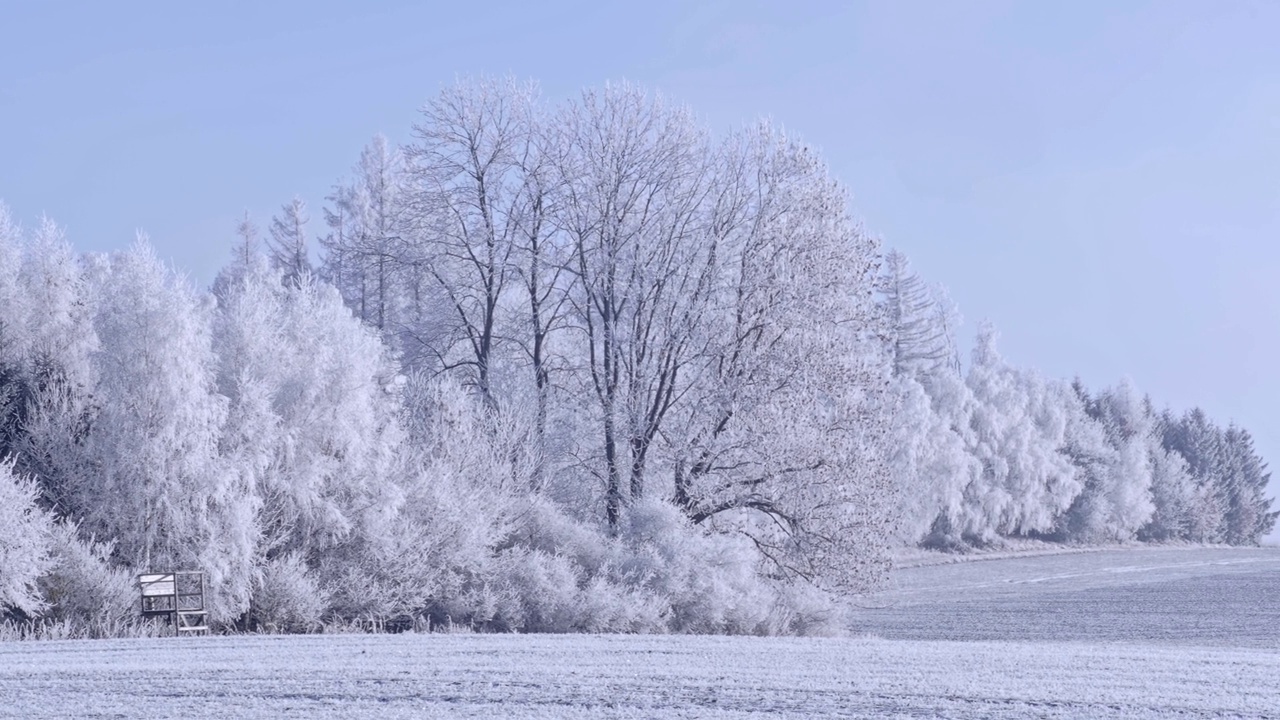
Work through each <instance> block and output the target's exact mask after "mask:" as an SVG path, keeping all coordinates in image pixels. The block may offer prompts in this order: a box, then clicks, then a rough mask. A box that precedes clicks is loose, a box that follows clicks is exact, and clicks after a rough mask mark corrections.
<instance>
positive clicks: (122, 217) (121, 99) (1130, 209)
mask: <svg viewBox="0 0 1280 720" xmlns="http://www.w3.org/2000/svg"><path fill="white" fill-rule="evenodd" d="M1277 32H1280V3H1276V2H1269V1H1266V0H1221V1H1210V0H1203V1H1199V2H1178V1H1176V0H1157V1H1153V2H1123V1H1120V0H1111V1H1108V2H1079V1H1077V2H1033V1H1030V0H1029V1H1027V2H1002V1H1000V0H971V1H969V2H911V1H903V2H888V1H885V2H869V3H860V2H832V3H818V2H786V3H783V2H757V1H753V0H737V1H725V2H708V3H701V4H695V3H684V2H644V3H626V4H622V3H602V2H546V3H541V2H540V3H525V2H513V3H502V2H497V3H494V2H490V3H485V4H482V5H477V4H472V5H468V4H464V3H449V4H440V5H439V6H432V5H431V4H426V3H376V2H369V3H326V2H311V3H261V2H254V3H248V2H245V3H235V2H226V3H204V4H199V5H197V4H196V3H172V2H164V3H160V2H157V3H131V2H118V3H96V2H95V3H67V2H56V1H51V2H41V3H35V2H31V3H13V4H11V5H10V6H7V7H6V8H5V10H4V13H3V30H0V36H2V37H3V41H2V42H0V67H2V68H4V71H3V73H2V74H0V198H3V199H4V200H5V201H6V202H7V203H8V205H9V206H10V208H11V209H12V211H13V213H14V214H15V215H16V216H17V217H18V218H19V219H21V220H22V221H24V224H27V225H31V224H34V222H35V221H36V220H37V219H38V218H39V216H40V214H41V213H47V214H48V215H49V216H51V217H53V218H54V219H56V220H58V221H59V222H61V223H62V224H64V225H65V226H66V227H67V229H68V232H69V237H70V239H71V240H72V242H73V243H74V244H75V245H76V246H77V247H78V248H80V249H82V250H108V249H115V248H122V247H125V246H127V245H128V244H129V242H130V241H131V240H132V238H133V235H134V231H135V229H138V228H142V229H145V230H147V231H148V232H149V234H150V236H151V238H152V241H153V243H154V244H155V246H156V248H157V250H158V251H159V252H160V253H161V254H162V255H163V256H166V257H170V258H172V259H173V261H174V263H175V264H176V265H178V266H179V267H181V268H184V269H185V270H187V271H188V272H189V273H190V274H191V276H192V277H193V279H195V280H196V281H197V282H200V283H202V284H203V283H206V282H208V281H209V280H210V279H211V278H212V277H213V275H214V273H215V272H216V270H217V268H218V267H219V266H220V265H221V264H222V262H223V260H224V259H225V258H226V257H227V254H228V248H229V246H230V243H231V240H232V238H233V233H232V231H233V229H234V225H235V219H236V218H237V217H238V216H239V215H240V214H241V213H243V211H244V210H246V209H247V210H249V211H250V212H251V213H252V214H253V215H254V216H256V218H257V219H258V221H259V223H260V224H262V225H265V224H266V221H267V219H268V218H269V217H270V215H271V214H272V213H273V212H275V211H276V210H277V209H278V208H279V206H280V204H282V203H284V202H286V201H287V200H289V198H291V197H292V196H293V195H294V194H298V195H301V196H302V197H303V198H304V199H306V200H307V201H308V202H309V203H310V204H311V206H312V208H313V211H314V215H315V216H316V217H317V218H318V217H319V206H320V204H321V203H322V198H323V196H324V195H325V194H326V193H327V192H328V189H329V187H330V186H331V185H332V184H333V183H334V182H335V181H336V180H338V179H339V178H341V177H342V176H343V175H344V174H346V172H347V170H348V168H349V167H350V166H351V165H352V164H353V163H354V161H355V159H356V157H357V155H358V153H359V150H360V148H361V146H362V145H363V144H364V143H365V142H367V141H368V139H369V138H370V137H371V136H372V135H373V134H374V133H377V132H382V133H384V134H386V135H387V136H388V137H390V138H391V139H393V140H407V139H408V130H409V127H410V125H411V124H412V123H413V122H414V121H415V114H416V109H417V108H418V107H420V106H421V104H422V103H423V101H425V100H426V99H427V98H428V97H430V96H432V95H433V94H434V93H435V92H436V91H437V90H438V89H439V88H440V87H441V85H443V84H446V83H450V82H452V81H453V80H454V79H455V78H456V77H458V76H460V75H472V74H481V73H491V74H494V73H496V74H503V73H512V74H515V75H517V76H521V77H529V78H533V79H536V80H538V81H539V82H540V84H541V86H542V89H543V94H544V95H545V96H546V97H547V98H548V99H549V100H560V99H563V98H566V97H569V96H571V95H573V94H574V93H576V92H577V91H578V90H580V89H581V88H583V87H585V86H591V85H599V84H601V83H603V82H605V81H607V80H618V79H628V80H632V81H635V82H637V83H639V84H642V85H645V86H648V87H651V88H654V89H657V90H660V91H662V92H663V93H665V94H667V95H668V96H670V97H672V98H673V99H675V100H678V101H681V102H684V103H687V104H688V105H690V106H691V107H692V108H693V109H694V111H695V112H696V113H698V114H699V115H700V116H701V117H702V118H703V120H704V121H705V122H706V124H708V125H709V126H710V127H712V128H713V129H727V128H731V127H735V126H737V125H740V124H742V123H744V122H747V121H750V120H752V119H755V118H757V117H760V116H770V117H772V118H774V119H775V120H777V121H779V122H781V123H783V124H784V125H785V126H786V127H788V128H789V129H790V130H793V131H795V132H797V133H798V134H800V135H801V136H803V137H804V138H806V139H807V140H808V141H810V142H811V143H813V144H815V145H816V146H818V147H819V148H820V149H821V150H822V152H823V155H824V156H825V157H826V158H827V160H828V162H829V163H830V164H831V166H832V168H833V171H834V173H835V174H836V176H838V177H839V178H841V179H842V180H843V181H844V182H845V183H846V184H847V185H848V186H849V187H850V188H851V189H852V192H853V195H854V202H855V209H856V211H857V213H858V214H859V215H860V216H861V217H862V218H863V219H864V220H865V223H866V226H867V228H868V229H869V230H870V231H871V232H873V233H875V234H877V235H880V236H882V237H883V238H884V240H885V241H886V243H888V244H890V245H893V246H896V247H899V248H900V249H902V250H904V251H906V252H907V253H908V254H909V255H910V256H911V258H912V259H913V261H914V263H915V265H916V267H917V269H919V270H920V271H921V272H922V274H924V275H925V276H926V278H927V279H929V280H932V281H936V282H941V283H943V284H945V285H947V286H948V287H949V288H950V290H951V293H952V295H953V297H954V298H955V299H956V301H957V302H958V303H959V304H960V307H961V309H962V310H963V312H964V314H965V316H966V317H967V318H968V319H969V321H970V322H969V323H968V326H967V328H966V330H965V332H966V334H972V331H973V329H974V328H975V327H976V325H977V321H978V320H980V319H983V318H989V319H991V320H992V321H994V322H995V323H996V325H997V326H998V327H999V328H1000V329H1001V331H1002V338H1003V341H1002V350H1003V352H1004V354H1005V355H1006V356H1007V357H1008V358H1009V359H1010V360H1011V361H1013V362H1015V363H1017V364H1021V365H1030V366H1034V367H1037V368H1039V369H1040V370H1042V371H1043V372H1045V373H1047V374H1050V375H1054V376H1061V377H1070V376H1074V375H1080V376H1081V377H1083V378H1084V380H1085V381H1086V382H1087V383H1088V384H1090V385H1092V386H1095V387H1097V386H1102V385H1105V384H1111V383H1113V382H1115V381H1117V380H1118V379H1119V378H1120V377H1122V376H1124V375H1128V376H1130V377H1131V378H1132V379H1133V380H1134V382H1135V383H1136V384H1137V385H1138V387H1139V388H1140V389H1142V390H1144V391H1147V392H1150V393H1151V394H1152V395H1153V396H1154V397H1155V398H1156V399H1157V400H1158V401H1159V402H1161V403H1168V404H1170V405H1172V406H1173V407H1174V408H1176V409H1182V408H1187V407H1190V406H1193V405H1200V406H1203V407H1204V408H1205V409H1206V410H1207V411H1208V412H1209V413H1210V414H1211V415H1212V416H1214V417H1215V418H1218V419H1221V420H1224V421H1225V420H1228V419H1235V420H1237V421H1238V422H1240V423H1241V424H1243V425H1244V426H1246V427H1247V428H1249V429H1250V430H1251V431H1252V432H1253V433H1254V435H1255V437H1256V438H1257V441H1258V444H1259V447H1260V449H1261V450H1262V452H1263V454H1264V455H1265V456H1266V457H1269V458H1271V459H1272V460H1273V461H1274V462H1277V463H1280V421H1277V419H1276V412H1275V410H1276V406H1277V403H1278V402H1280V377H1278V376H1277V374H1276V371H1275V369H1276V362H1275V358H1276V357H1277V356H1278V355H1280V292H1278V291H1277V287H1276V282H1277V280H1278V279H1280V43H1278V42H1276V39H1275V38H1276V36H1277ZM1277 467H1280V465H1278V466H1277Z"/></svg>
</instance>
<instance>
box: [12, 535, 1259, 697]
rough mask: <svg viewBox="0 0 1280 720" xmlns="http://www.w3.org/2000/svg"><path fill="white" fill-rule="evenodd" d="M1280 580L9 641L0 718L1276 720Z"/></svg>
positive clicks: (1149, 564)
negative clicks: (649, 625)
mask: <svg viewBox="0 0 1280 720" xmlns="http://www.w3.org/2000/svg"><path fill="white" fill-rule="evenodd" d="M1278 578H1280V551H1278V550H1270V551H1260V550H1255V551H1249V550H1185V549H1184V550H1134V551H1129V550H1124V551H1111V552H1103V553H1088V554H1078V555H1054V556H1045V557H1038V558H1014V559H1001V560H984V561H978V562H968V563H961V564H944V565H930V566H927V567H917V568H910V569H906V570H903V571H901V572H900V573H899V576H898V583H897V586H896V587H895V588H894V589H892V590H891V591H889V592H887V593H885V594H884V595H883V596H881V597H880V598H877V599H876V601H875V603H874V604H875V607H874V608H870V607H869V608H865V609H863V610H861V611H859V612H858V613H857V617H856V619H855V621H856V624H857V625H858V626H859V628H860V629H861V630H862V631H864V632H870V633H872V634H873V635H875V637H854V638H849V639H804V638H782V639H761V638H719V637H617V636H613V637H582V636H459V635H433V636H420V635H381V636H360V635H347V636H342V635H339V636H308V637H214V638H183V639H181V640H176V639H158V640H127V641H96V642H93V641H65V642H47V643H8V644H0V717H23V718H28V717H30V718H42V717H44V718H52V717H179V716H186V717H214V716H216V717H298V718H304V717H305V718H312V717H377V718H384V717H385V718H397V717H403V718H408V717H548V718H550V717H556V718H587V717H592V718H594V717H634V718H640V717H713V718H714V717H720V718H741V717H755V716H760V717H763V716H790V717H812V716H816V715H836V716H867V717H1011V718H1012V717H1071V718H1107V717H1150V718H1167V717H1280V651H1278V650H1277V643H1276V639H1277V630H1276V627H1275V626H1276V625H1278V624H1280V579H1278ZM1088 597H1093V598H1095V599H1096V600H1095V601H1093V602H1090V601H1089V600H1088V599H1087V598H1088ZM867 604H868V605H872V604H873V603H867ZM984 607H985V608H987V610H986V611H984V609H983V608H984ZM1149 613H1156V614H1158V616H1159V618H1160V620H1159V622H1156V621H1153V620H1150V618H1147V615H1148V614H1149ZM1241 613H1243V614H1241ZM1220 615H1229V616H1233V617H1234V618H1235V620H1236V622H1227V621H1220V620H1219V619H1218V618H1219V616H1220ZM1167 628H1173V631H1169V632H1166V629H1167ZM949 638H956V639H958V640H963V641H957V640H953V639H949ZM986 638H995V640H987V639H986ZM1028 640H1029V641H1028Z"/></svg>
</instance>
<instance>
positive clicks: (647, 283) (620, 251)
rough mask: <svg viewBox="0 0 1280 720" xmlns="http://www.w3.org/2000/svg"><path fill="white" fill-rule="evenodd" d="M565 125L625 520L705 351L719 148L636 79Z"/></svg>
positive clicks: (587, 360)
mask: <svg viewBox="0 0 1280 720" xmlns="http://www.w3.org/2000/svg"><path fill="white" fill-rule="evenodd" d="M556 124H557V126H558V127H559V128H561V130H562V133H563V135H562V136H561V140H560V142H561V143H562V144H563V151H562V152H563V154H562V156H561V157H560V158H559V167H558V171H559V172H558V174H559V177H560V179H561V182H562V184H563V187H564V190H563V193H564V200H563V205H562V208H561V213H560V217H561V219H560V222H561V224H562V225H563V227H564V228H565V229H566V232H567V234H568V235H569V238H570V242H571V243H572V247H573V260H572V267H573V270H574V273H575V276H576V277H575V280H576V283H575V285H574V295H573V300H572V306H573V313H574V318H575V324H576V325H577V326H578V327H579V328H581V335H580V340H581V351H580V352H581V354H582V361H581V362H582V363H583V365H584V366H585V368H586V369H587V376H588V385H587V387H588V388H589V390H588V392H589V393H590V395H591V397H592V405H593V414H594V416H595V422H597V423H598V425H597V427H598V428H599V430H598V432H599V433H600V435H599V448H600V452H601V454H602V455H603V468H602V470H601V475H602V476H603V478H604V480H605V515H606V517H607V519H608V523H609V525H610V526H611V527H617V526H618V523H619V522H620V520H621V516H622V508H623V505H624V503H625V502H626V499H627V498H638V497H641V496H642V495H643V493H644V490H645V473H646V469H647V467H648V460H649V453H650V449H651V448H652V446H653V442H654V440H655V438H657V436H658V432H659V430H660V429H661V427H662V424H663V422H664V419H665V418H666V416H667V414H668V412H669V411H670V410H671V408H672V406H673V404H674V403H675V402H676V401H677V400H678V399H679V397H680V392H681V390H682V381H683V378H682V372H688V371H689V368H687V367H686V366H687V365H688V364H689V363H691V362H692V360H693V358H694V357H695V356H696V355H697V354H698V353H699V352H700V351H701V348H700V347H699V345H698V344H699V342H700V341H701V338H700V337H699V336H698V335H697V332H696V330H697V329H698V328H697V326H698V324H699V322H700V314H701V313H702V312H703V311H704V310H705V308H706V306H707V303H708V301H709V299H710V293H711V291H712V288H713V282H714V280H715V277H714V271H715V269H716V268H715V265H714V261H715V257H716V253H715V250H714V248H715V239H714V238H708V240H709V242H699V241H698V240H699V237H700V235H699V233H700V232H703V231H704V225H703V222H704V220H703V217H702V215H701V211H702V209H703V207H702V203H703V199H704V198H705V197H706V195H707V193H708V191H709V183H708V180H709V170H710V167H709V162H708V161H709V151H708V147H707V139H706V137H705V136H704V135H703V134H702V133H701V132H699V131H698V129H697V128H696V127H695V126H694V124H693V122H692V119H691V117H690V116H689V114H688V113H687V112H686V111H684V110H683V109H680V108H672V107H669V106H667V105H666V104H665V103H664V102H663V101H662V100H661V99H656V98H652V97H649V96H646V95H645V94H644V93H643V92H641V91H639V90H637V89H635V88H632V87H629V86H610V87H607V88H605V89H604V90H603V91H601V92H594V91H589V92H586V93H584V95H583V97H582V99H581V101H580V102H578V103H576V104H573V105H571V106H569V107H567V108H566V109H565V110H564V112H563V114H562V116H561V117H560V118H559V119H558V120H557V121H556Z"/></svg>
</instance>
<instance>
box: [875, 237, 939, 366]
mask: <svg viewBox="0 0 1280 720" xmlns="http://www.w3.org/2000/svg"><path fill="white" fill-rule="evenodd" d="M879 280H880V293H881V296H882V299H881V302H882V303H883V306H884V311H885V316H886V317H885V321H886V324H887V331H888V341H889V344H890V347H891V351H892V354H893V372H894V374H895V375H899V376H903V375H906V376H919V375H924V376H931V375H934V374H936V373H937V372H938V371H939V370H940V369H942V368H945V367H948V365H949V364H950V362H951V359H952V357H954V355H955V351H954V342H953V338H952V337H951V334H950V333H951V328H949V327H948V326H947V324H946V323H945V320H946V319H947V317H948V316H947V314H946V306H945V305H944V304H942V303H940V302H939V301H938V299H937V298H936V296H935V294H934V291H933V290H932V289H931V288H930V287H929V286H928V285H926V284H925V282H924V281H923V280H921V279H920V276H919V275H917V274H916V273H915V272H914V271H913V270H912V269H911V263H910V261H909V260H908V259H907V256H906V255H905V254H903V253H902V252H900V251H898V250H890V251H889V252H887V253H885V256H884V270H883V272H882V274H881V276H880V279H879Z"/></svg>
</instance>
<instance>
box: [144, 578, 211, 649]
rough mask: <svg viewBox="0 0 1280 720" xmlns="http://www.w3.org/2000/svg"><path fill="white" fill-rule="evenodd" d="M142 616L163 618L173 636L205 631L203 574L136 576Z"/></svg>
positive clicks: (207, 628)
mask: <svg viewBox="0 0 1280 720" xmlns="http://www.w3.org/2000/svg"><path fill="white" fill-rule="evenodd" d="M138 589H139V590H140V591H141V592H142V616H143V617H167V618H168V619H169V624H170V625H172V626H173V634H174V635H183V634H189V633H207V632H209V623H208V613H207V612H206V611H205V609H204V573H202V572H199V571H187V572H170V573H150V574H147V575H139V576H138Z"/></svg>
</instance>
